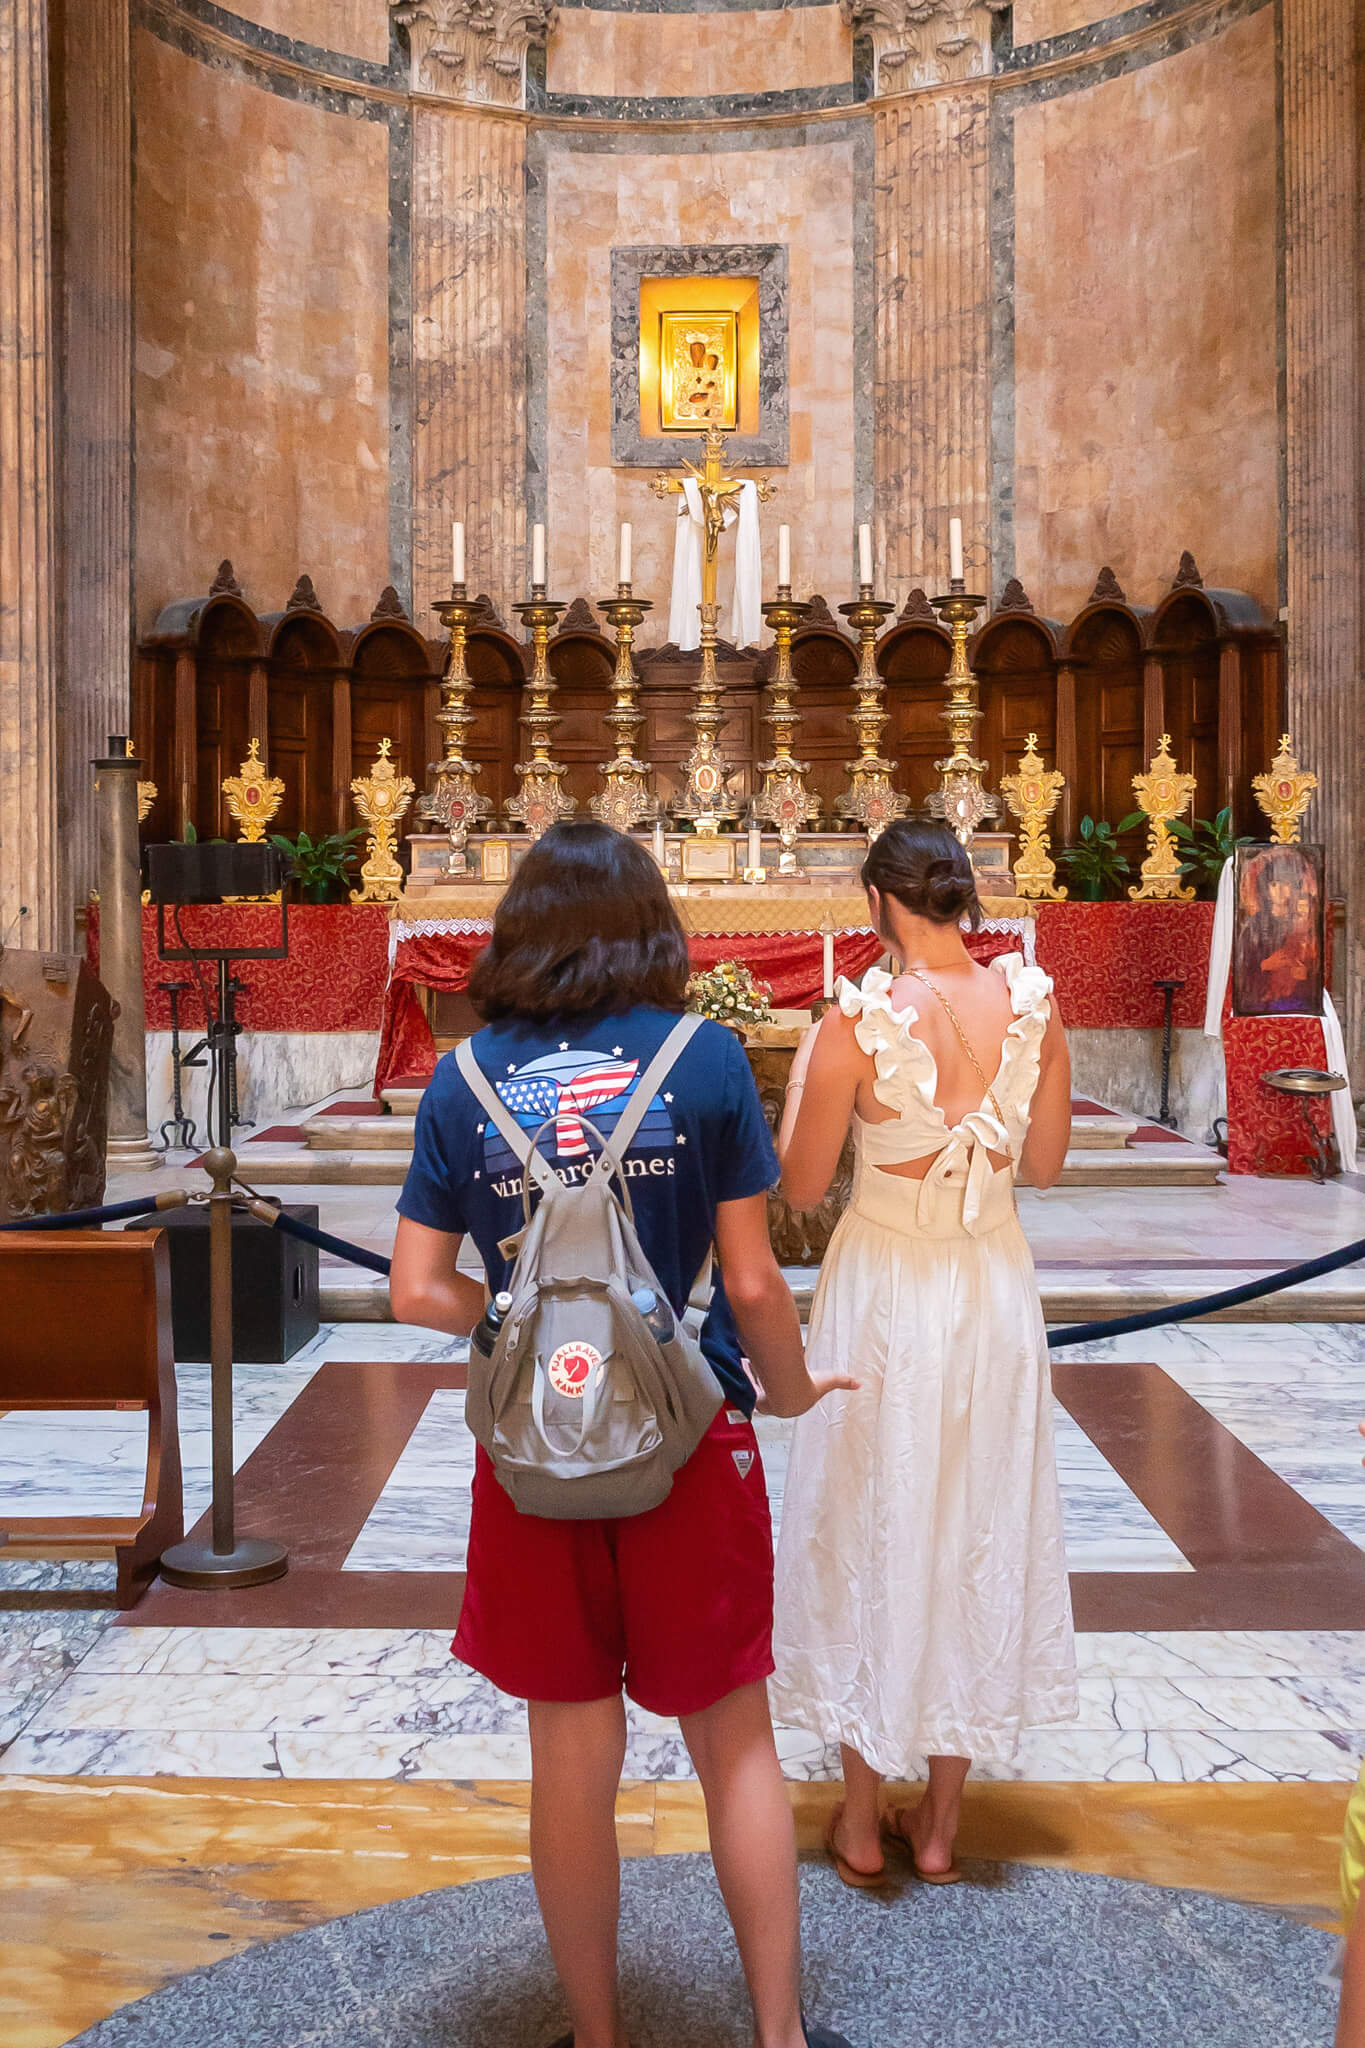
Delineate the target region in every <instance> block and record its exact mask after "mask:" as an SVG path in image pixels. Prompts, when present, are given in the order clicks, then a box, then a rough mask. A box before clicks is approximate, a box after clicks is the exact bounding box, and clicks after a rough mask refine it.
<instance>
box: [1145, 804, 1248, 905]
mask: <svg viewBox="0 0 1365 2048" xmlns="http://www.w3.org/2000/svg"><path fill="white" fill-rule="evenodd" d="M1166 829H1167V831H1168V832H1169V833H1170V834H1171V837H1172V838H1173V839H1174V840H1175V841H1176V842H1177V844H1178V845H1179V848H1180V851H1181V853H1182V854H1183V855H1184V859H1183V860H1182V861H1181V863H1180V872H1181V874H1182V875H1183V876H1184V877H1185V879H1186V881H1187V882H1193V883H1194V890H1195V894H1196V896H1202V897H1203V898H1205V900H1207V899H1208V898H1210V897H1213V896H1216V895H1217V894H1218V877H1219V876H1220V875H1221V874H1222V872H1223V869H1224V866H1225V865H1226V863H1227V862H1228V861H1230V860H1231V859H1232V856H1233V854H1234V853H1235V852H1236V851H1237V849H1238V847H1239V846H1250V844H1251V840H1250V838H1249V837H1248V836H1247V834H1246V833H1241V834H1238V833H1235V832H1234V831H1233V829H1232V806H1231V805H1230V804H1225V805H1224V806H1223V808H1222V810H1221V811H1219V813H1218V815H1217V817H1216V818H1196V819H1195V820H1194V822H1193V824H1191V823H1190V821H1189V819H1187V818H1169V819H1168V820H1167V822H1166Z"/></svg>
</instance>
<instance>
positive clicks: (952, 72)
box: [839, 0, 1011, 97]
mask: <svg viewBox="0 0 1365 2048" xmlns="http://www.w3.org/2000/svg"><path fill="white" fill-rule="evenodd" d="M1010 4H1011V0H839V12H840V14H841V15H842V16H843V19H844V21H845V22H846V23H847V24H848V26H849V27H850V28H852V29H854V30H856V31H857V32H859V33H860V34H862V35H865V36H870V37H871V39H872V48H873V52H874V55H875V57H876V65H877V71H876V82H875V85H874V88H873V89H874V91H875V92H876V94H877V95H878V97H882V96H884V95H886V94H890V93H901V92H915V91H918V90H919V89H920V88H921V87H923V86H927V85H955V84H959V83H961V82H963V81H964V80H966V79H969V78H985V77H986V76H987V75H988V74H989V73H990V71H991V70H992V69H993V64H992V59H991V16H992V15H994V14H1003V13H1004V12H1005V10H1006V8H1007V7H1008V6H1009V5H1010Z"/></svg>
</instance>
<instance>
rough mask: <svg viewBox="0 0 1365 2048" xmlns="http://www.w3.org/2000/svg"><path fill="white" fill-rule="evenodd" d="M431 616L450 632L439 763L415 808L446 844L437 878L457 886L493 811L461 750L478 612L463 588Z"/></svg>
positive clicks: (470, 719) (468, 716) (469, 715)
mask: <svg viewBox="0 0 1365 2048" xmlns="http://www.w3.org/2000/svg"><path fill="white" fill-rule="evenodd" d="M432 610H433V611H434V612H436V613H437V614H438V615H439V617H440V620H441V624H442V625H443V626H445V627H446V628H447V630H448V631H449V634H450V653H449V655H448V657H447V659H446V669H445V674H444V675H443V676H442V678H441V708H440V710H439V711H438V712H437V714H436V723H437V724H438V725H439V726H440V728H441V734H442V742H441V759H440V760H439V761H433V762H432V763H431V765H430V766H429V767H428V769H427V774H428V776H430V777H432V778H433V787H432V789H431V790H430V791H429V793H428V794H427V795H425V796H424V797H423V798H422V799H421V802H420V803H419V804H418V806H417V815H418V817H419V818H428V819H430V820H431V822H432V823H433V824H436V825H440V826H442V827H444V829H445V831H446V833H447V835H448V836H449V839H450V852H449V853H448V855H447V856H446V864H445V867H444V868H443V869H442V870H441V872H442V875H443V878H444V879H445V880H447V881H462V880H464V879H465V878H466V877H467V876H468V874H469V854H468V851H467V842H468V838H469V832H470V828H471V827H472V826H477V825H479V824H481V823H482V821H483V820H484V819H485V818H487V817H490V816H491V815H492V811H493V805H492V802H491V801H490V799H489V798H488V797H486V796H485V795H484V793H483V791H482V790H481V789H480V788H479V787H478V774H479V771H478V767H477V765H476V764H475V763H474V762H473V761H471V760H469V759H468V758H467V757H466V755H465V750H464V747H465V739H466V737H467V735H468V732H469V728H470V726H471V725H473V723H474V713H473V712H472V711H471V710H470V708H469V693H470V691H471V690H472V689H473V687H474V685H473V681H472V679H471V677H470V675H469V671H468V669H467V668H466V667H465V647H466V645H467V643H468V637H469V622H470V620H471V619H472V618H474V617H475V616H476V614H477V612H478V606H477V605H476V604H474V603H472V602H471V601H470V597H469V592H468V589H467V587H466V585H464V584H463V583H456V584H453V585H452V586H451V592H450V596H449V597H448V598H446V599H445V600H444V602H442V603H440V604H434V605H433V606H432Z"/></svg>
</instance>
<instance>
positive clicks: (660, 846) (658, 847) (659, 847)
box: [623, 579, 665, 867]
mask: <svg viewBox="0 0 1365 2048" xmlns="http://www.w3.org/2000/svg"><path fill="white" fill-rule="evenodd" d="M623 580H624V579H623ZM664 852H665V848H664V828H663V820H662V819H660V820H659V822H658V823H657V824H656V825H655V827H654V858H655V860H656V861H658V863H659V866H660V867H662V866H663V864H664Z"/></svg>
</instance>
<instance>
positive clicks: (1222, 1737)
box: [0, 1324, 1365, 1784]
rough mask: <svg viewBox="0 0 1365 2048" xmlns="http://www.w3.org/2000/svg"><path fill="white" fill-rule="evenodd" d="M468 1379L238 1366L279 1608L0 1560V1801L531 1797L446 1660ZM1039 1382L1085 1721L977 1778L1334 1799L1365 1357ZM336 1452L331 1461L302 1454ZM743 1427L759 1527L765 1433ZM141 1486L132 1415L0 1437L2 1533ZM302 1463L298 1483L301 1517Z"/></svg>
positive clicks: (665, 1755)
mask: <svg viewBox="0 0 1365 2048" xmlns="http://www.w3.org/2000/svg"><path fill="white" fill-rule="evenodd" d="M463 1356H464V1345H463V1344H462V1343H459V1342H452V1341H448V1340H445V1339H442V1338H440V1337H434V1336H432V1335H431V1334H430V1333H424V1332H420V1331H414V1330H409V1329H404V1328H402V1327H401V1326H396V1325H374V1324H348V1325H342V1326H339V1327H335V1328H328V1329H324V1330H323V1331H321V1332H320V1333H319V1335H318V1337H317V1339H316V1340H315V1341H314V1342H313V1343H312V1344H310V1345H309V1346H308V1348H307V1349H306V1350H305V1351H303V1352H300V1353H299V1354H298V1355H297V1356H296V1357H295V1358H294V1359H292V1360H291V1361H290V1362H289V1363H288V1364H287V1365H284V1366H254V1367H253V1366H244V1367H240V1368H239V1369H238V1373H237V1384H236V1446H235V1448H236V1463H237V1467H238V1472H239V1485H238V1493H239V1504H240V1506H241V1508H242V1512H243V1514H244V1515H245V1516H246V1517H247V1518H248V1521H249V1524H250V1526H253V1527H257V1528H262V1529H265V1528H269V1529H271V1530H273V1532H274V1533H276V1534H278V1535H280V1536H281V1537H282V1538H283V1539H284V1540H286V1541H288V1542H289V1544H290V1547H291V1554H292V1560H293V1561H292V1567H291V1571H290V1574H289V1576H288V1577H287V1578H286V1579H284V1580H282V1581H279V1582H278V1584H277V1585H276V1586H275V1587H263V1588H257V1589H253V1590H252V1591H250V1592H245V1593H240V1594H235V1595H217V1594H214V1595H207V1594H188V1593H182V1592H175V1591H172V1590H171V1589H167V1588H163V1587H157V1588H154V1589H153V1590H152V1592H150V1593H149V1594H148V1595H147V1596H146V1597H145V1598H144V1600H143V1601H142V1602H141V1603H140V1605H139V1606H138V1607H137V1608H136V1609H134V1610H133V1611H132V1612H131V1613H130V1614H128V1615H126V1616H122V1617H120V1616H117V1615H116V1614H115V1613H114V1612H113V1611H112V1609H111V1607H110V1606H109V1605H108V1604H102V1603H107V1602H108V1600H109V1593H108V1590H107V1589H108V1585H109V1568H108V1567H107V1566H105V1565H102V1564H100V1563H98V1562H91V1563H86V1564H82V1563H68V1564H66V1565H63V1566H60V1567H58V1566H52V1565H40V1564H24V1563H21V1562H9V1563H0V1773H3V1774H7V1776H8V1778H9V1779H10V1780H11V1781H12V1780H13V1779H15V1778H18V1777H34V1778H37V1777H41V1778H57V1777H81V1778H100V1777H109V1778H156V1777H161V1776H168V1777H186V1778H191V1777H201V1778H213V1779H223V1778H230V1779H237V1780H263V1779H264V1780H269V1779H274V1780H277V1781H278V1780H280V1779H322V1778H327V1779H333V1780H334V1779H338V1778H353V1779H372V1778H382V1779H393V1780H402V1781H429V1780H445V1781H449V1780H452V1779H454V1780H459V1781H461V1782H470V1781H473V1780H487V1779H495V1780H499V1781H507V1780H517V1779H521V1778H524V1777H525V1775H526V1774H527V1770H528V1755H527V1746H526V1737H525V1725H524V1716H523V1712H522V1710H521V1708H520V1707H519V1706H518V1705H517V1704H516V1703H515V1702H511V1701H507V1700H505V1699H503V1698H501V1697H500V1696H499V1695H497V1694H496V1693H495V1692H493V1690H492V1688H491V1687H489V1686H488V1685H487V1684H486V1683H485V1682H484V1681H483V1680H481V1679H478V1678H476V1677H475V1676H474V1675H473V1674H471V1673H469V1672H468V1671H466V1670H465V1669H464V1668H463V1667H462V1666H460V1665H458V1664H455V1663H454V1662H453V1661H452V1660H451V1658H450V1655H449V1649H448V1645H449V1638H450V1630H451V1624H452V1622H453V1619H454V1615H455V1612H456V1611H457V1608H458V1598H459V1588H460V1584H461V1576H460V1575H461V1573H462V1570H463V1565H464V1551H465V1543H466V1539H467V1530H468V1489H469V1478H470V1472H471V1463H472V1461H471V1455H470V1439H469V1437H468V1434H467V1432H466V1430H465V1429H464V1425H463V1393H462V1387H461V1383H462V1380H463V1372H462V1363H463ZM1056 1378H1057V1385H1058V1394H1059V1403H1058V1410H1057V1447H1058V1462H1059V1471H1060V1474H1061V1482H1062V1491H1063V1500H1064V1509H1065V1518H1066V1537H1067V1546H1068V1557H1069V1563H1070V1567H1071V1571H1072V1588H1073V1599H1074V1604H1075V1608H1076V1614H1077V1622H1078V1642H1079V1651H1080V1663H1081V1674H1082V1679H1081V1712H1080V1716H1079V1718H1078V1720H1077V1722H1076V1723H1075V1724H1074V1725H1071V1726H1068V1727H1064V1728H1040V1729H1034V1730H1029V1731H1027V1732H1026V1734H1025V1737H1024V1740H1023V1743H1022V1745H1021V1749H1020V1753H1019V1756H1018V1758H1017V1760H1016V1761H1015V1763H1014V1764H1013V1765H1012V1766H1010V1767H1009V1768H1008V1769H1007V1770H1001V1771H998V1772H997V1773H996V1774H995V1775H997V1776H1002V1777H1009V1778H1013V1779H1015V1780H1018V1781H1030V1782H1049V1783H1060V1782H1067V1783H1079V1782H1087V1783H1095V1782H1102V1781H1107V1782H1110V1783H1122V1782H1129V1783H1140V1782H1146V1783H1169V1784H1179V1783H1185V1784H1188V1783H1194V1782H1202V1783H1232V1782H1240V1783H1258V1782H1259V1783H1266V1782H1280V1783H1290V1782H1303V1781H1316V1782H1321V1783H1324V1784H1332V1783H1338V1784H1340V1783H1344V1782H1345V1781H1347V1780H1349V1779H1351V1778H1353V1777H1354V1775H1355V1771H1356V1767H1357V1763H1358V1760H1359V1758H1360V1755H1361V1753H1362V1751H1365V1473H1362V1472H1361V1469H1360V1450H1361V1445H1360V1440H1359V1437H1358V1435H1357V1432H1356V1423H1357V1420H1358V1417H1359V1415H1360V1413H1361V1412H1362V1409H1365V1400H1363V1399H1362V1381H1365V1329H1361V1328H1360V1327H1359V1326H1357V1325H1354V1324H1315V1325H1295V1326H1283V1325H1281V1326H1279V1327H1271V1326H1260V1325H1245V1326H1243V1325H1231V1324H1230V1325H1217V1326H1198V1327H1196V1326H1181V1327H1177V1328H1173V1329H1169V1330H1163V1331H1158V1332H1153V1333H1148V1334H1146V1335H1144V1336H1141V1337H1133V1338H1121V1339H1106V1340H1102V1341H1100V1342H1098V1343H1096V1344H1093V1345H1090V1346H1086V1347H1077V1348H1075V1349H1074V1350H1072V1351H1071V1352H1069V1353H1065V1354H1061V1353H1059V1354H1058V1362H1057V1370H1056ZM179 1379H180V1385H181V1401H182V1415H181V1423H182V1436H183V1444H184V1454H185V1487H186V1507H187V1521H191V1522H192V1521H193V1520H194V1519H195V1518H196V1517H197V1516H198V1515H199V1514H200V1513H202V1512H203V1511H204V1509H205V1508H206V1506H207V1501H208V1484H207V1475H208V1458H209V1440H208V1427H207V1424H208V1416H207V1369H206V1368H204V1367H197V1366H185V1367H181V1368H180V1372H179ZM1134 1415H1137V1416H1138V1417H1139V1419H1140V1420H1141V1421H1143V1426H1142V1427H1140V1428H1139V1429H1137V1430H1136V1431H1135V1429H1134V1426H1133V1417H1134ZM329 1428H330V1429H332V1430H333V1431H334V1432H335V1433H336V1435H335V1442H336V1443H337V1444H340V1445H341V1446H342V1447H343V1449H342V1451H341V1452H340V1453H339V1454H337V1455H335V1456H329V1457H328V1458H325V1459H324V1458H321V1457H319V1456H317V1455H315V1452H316V1450H317V1447H318V1446H319V1444H320V1442H321V1441H322V1439H321V1438H320V1437H319V1434H318V1432H319V1431H320V1430H325V1429H329ZM760 1432H761V1440H762V1445H763V1453H764V1461H765V1469H766V1471H767V1474H768V1482H769V1489H770V1493H771V1495H772V1498H773V1505H774V1510H775V1512H776V1513H777V1514H778V1515H780V1512H781V1491H782V1480H783V1473H784V1467H785V1454H786V1444H787V1438H788V1435H789V1425H784V1424H782V1423H780V1422H775V1421H764V1422H763V1423H762V1424H761V1425H760ZM346 1445H351V1446H352V1447H353V1453H354V1454H353V1455H350V1454H348V1453H347V1452H346V1451H345V1448H344V1447H345V1446H346ZM141 1460H142V1437H141V1425H140V1421H139V1418H137V1417H131V1416H124V1415H118V1414H103V1415H96V1416H89V1417H82V1418H80V1419H79V1421H76V1420H73V1419H71V1418H67V1417H63V1418H52V1417H44V1416H32V1415H20V1414H9V1415H5V1416H0V1526H3V1517H4V1513H5V1510H6V1507H10V1508H11V1509H12V1510H14V1511H22V1512H24V1513H29V1514H36V1513H58V1512H60V1511H61V1510H62V1508H63V1506H65V1505H66V1504H68V1503H69V1502H70V1501H71V1500H73V1499H75V1498H79V1499H81V1500H83V1501H84V1503H85V1505H86V1506H87V1507H88V1508H90V1509H91V1510H93V1511H101V1512H107V1513H118V1512H120V1511H123V1510H126V1508H127V1506H128V1504H129V1503H130V1502H132V1501H135V1500H136V1497H137V1492H138V1488H139V1485H140V1480H141ZM300 1461H302V1462H300ZM305 1466H307V1467H309V1468H310V1469H313V1470H314V1471H315V1473H316V1472H320V1473H321V1487H320V1489H319V1490H318V1491H317V1492H315V1493H310V1492H309V1485H310V1483H312V1482H310V1480H309V1478H308V1473H307V1471H306V1470H305ZM291 1475H292V1477H291ZM323 1489H325V1490H323ZM779 1740H780V1745H781V1751H782V1755H783V1760H784V1764H785V1768H786V1770H787V1773H788V1775H789V1777H791V1778H792V1779H793V1780H817V1779H821V1778H824V1777H828V1776H829V1775H830V1774H831V1772H832V1769H833V1767H834V1764H835V1761H836V1759H835V1758H834V1757H833V1756H832V1755H831V1754H829V1753H828V1752H827V1751H826V1750H825V1748H824V1746H823V1745H822V1744H821V1743H820V1742H819V1741H817V1740H816V1739H815V1738H813V1737H811V1736H809V1735H807V1734H806V1733H804V1732H803V1731H801V1730H797V1729H783V1730H782V1731H781V1734H780V1738H779ZM627 1775H628V1776H629V1777H631V1778H635V1779H640V1780H650V1781H657V1782H670V1781H677V1780H679V1779H686V1778H688V1777H689V1776H690V1767H689V1764H688V1760H687V1757H686V1753H685V1751H684V1749H683V1747H682V1745H681V1743H680V1741H679V1738H678V1734H677V1730H676V1728H675V1727H674V1726H673V1725H672V1724H671V1723H666V1722H662V1721H660V1720H658V1719H657V1718H656V1717H654V1716H651V1715H648V1714H645V1713H643V1712H640V1711H638V1710H632V1715H631V1732H630V1752H629V1755H628V1758H627Z"/></svg>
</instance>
